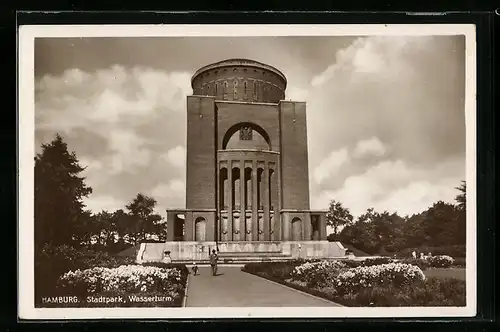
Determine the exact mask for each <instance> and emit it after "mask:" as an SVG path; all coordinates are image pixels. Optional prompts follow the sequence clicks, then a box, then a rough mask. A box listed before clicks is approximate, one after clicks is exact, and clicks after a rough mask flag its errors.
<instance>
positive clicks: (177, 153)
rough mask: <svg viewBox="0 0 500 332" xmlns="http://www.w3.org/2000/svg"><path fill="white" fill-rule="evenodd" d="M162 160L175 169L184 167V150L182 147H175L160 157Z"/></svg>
mask: <svg viewBox="0 0 500 332" xmlns="http://www.w3.org/2000/svg"><path fill="white" fill-rule="evenodd" d="M162 158H163V159H165V160H166V161H167V162H169V163H170V164H172V165H174V166H176V167H179V168H183V167H186V148H185V147H184V146H182V145H177V146H176V147H175V148H172V149H170V150H168V152H167V153H166V154H164V155H162Z"/></svg>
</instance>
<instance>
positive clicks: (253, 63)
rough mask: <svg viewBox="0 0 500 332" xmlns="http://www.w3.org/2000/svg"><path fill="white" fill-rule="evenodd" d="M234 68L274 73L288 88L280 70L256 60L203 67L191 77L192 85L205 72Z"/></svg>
mask: <svg viewBox="0 0 500 332" xmlns="http://www.w3.org/2000/svg"><path fill="white" fill-rule="evenodd" d="M234 66H238V67H252V68H258V69H263V70H267V71H270V72H273V73H275V74H276V75H278V76H280V77H281V78H282V79H283V82H284V84H285V87H286V84H287V80H286V76H285V75H284V74H283V73H282V72H281V71H280V70H279V69H277V68H275V67H273V66H270V65H267V64H265V63H262V62H258V61H255V60H250V59H226V60H222V61H219V62H215V63H212V64H209V65H206V66H203V67H201V68H200V69H198V70H197V71H196V72H195V73H194V75H193V76H192V77H191V85H193V81H194V79H195V78H196V77H197V76H198V75H200V74H201V73H203V72H206V71H208V70H213V69H216V68H223V67H234Z"/></svg>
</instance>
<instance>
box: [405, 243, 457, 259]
mask: <svg viewBox="0 0 500 332" xmlns="http://www.w3.org/2000/svg"><path fill="white" fill-rule="evenodd" d="M413 251H415V252H417V253H421V252H423V253H424V254H426V255H427V254H428V253H429V252H430V253H432V254H433V255H437V256H439V255H447V256H451V257H465V253H466V248H465V245H463V244H458V245H449V246H439V247H432V246H420V247H415V248H406V249H402V250H400V251H399V252H398V253H397V256H398V257H411V253H412V252H413Z"/></svg>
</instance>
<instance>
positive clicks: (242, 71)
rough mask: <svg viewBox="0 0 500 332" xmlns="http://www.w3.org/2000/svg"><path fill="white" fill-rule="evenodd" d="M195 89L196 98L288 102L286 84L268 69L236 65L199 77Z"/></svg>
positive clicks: (219, 68) (195, 82) (194, 85)
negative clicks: (286, 99)
mask: <svg viewBox="0 0 500 332" xmlns="http://www.w3.org/2000/svg"><path fill="white" fill-rule="evenodd" d="M192 86H193V94H194V95H200V96H214V97H216V99H218V100H238V101H247V102H266V103H278V102H279V101H280V100H283V99H284V98H285V87H286V82H285V81H284V79H283V78H282V77H281V76H280V75H278V74H276V73H275V72H273V71H270V70H268V69H265V68H259V67H251V66H238V65H236V64H235V65H234V66H225V67H216V68H213V69H209V70H206V71H203V72H201V73H199V74H198V75H197V76H196V77H195V78H194V79H193V81H192Z"/></svg>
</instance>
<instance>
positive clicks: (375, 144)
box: [353, 137, 386, 158]
mask: <svg viewBox="0 0 500 332" xmlns="http://www.w3.org/2000/svg"><path fill="white" fill-rule="evenodd" d="M385 153H386V148H385V146H384V144H383V143H382V142H381V141H380V140H379V139H378V138H377V137H372V138H371V139H368V140H362V141H359V142H358V143H357V144H356V147H355V148H354V152H353V155H354V156H355V157H357V158H360V157H364V156H369V155H372V156H377V157H381V156H383V155H384V154H385Z"/></svg>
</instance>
